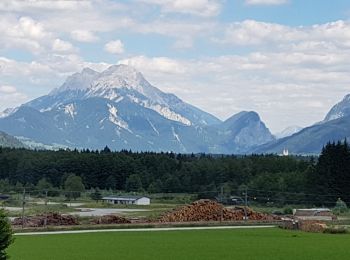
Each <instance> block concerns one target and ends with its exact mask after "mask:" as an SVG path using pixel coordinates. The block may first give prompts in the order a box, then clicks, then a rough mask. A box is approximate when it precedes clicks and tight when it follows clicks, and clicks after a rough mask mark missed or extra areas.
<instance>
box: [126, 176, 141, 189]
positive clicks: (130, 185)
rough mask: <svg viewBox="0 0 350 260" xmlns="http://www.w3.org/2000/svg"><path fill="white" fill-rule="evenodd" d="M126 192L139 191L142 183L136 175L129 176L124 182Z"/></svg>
mask: <svg viewBox="0 0 350 260" xmlns="http://www.w3.org/2000/svg"><path fill="white" fill-rule="evenodd" d="M125 188H126V190H127V191H141V190H142V182H141V178H140V176H139V175H138V174H131V175H130V176H129V178H128V179H127V180H126V187H125Z"/></svg>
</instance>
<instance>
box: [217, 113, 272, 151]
mask: <svg viewBox="0 0 350 260" xmlns="http://www.w3.org/2000/svg"><path fill="white" fill-rule="evenodd" d="M219 136H220V139H221V141H220V145H221V146H222V147H225V148H226V150H227V151H230V150H231V151H232V149H233V152H234V153H242V152H244V153H246V152H248V151H249V149H251V148H252V147H254V146H258V145H261V144H264V143H266V142H270V141H272V140H274V137H273V136H272V134H271V132H270V131H269V129H268V128H267V127H266V126H265V124H264V123H263V122H262V121H261V119H260V117H259V115H258V114H257V113H256V112H253V111H249V112H247V111H242V112H240V113H238V114H236V115H234V116H232V117H230V118H228V119H227V120H226V121H225V122H223V123H222V124H221V125H220V130H219Z"/></svg>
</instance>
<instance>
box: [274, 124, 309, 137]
mask: <svg viewBox="0 0 350 260" xmlns="http://www.w3.org/2000/svg"><path fill="white" fill-rule="evenodd" d="M301 129H303V128H302V127H300V126H297V125H293V126H289V127H287V128H286V129H284V130H282V131H281V132H278V133H276V134H275V137H276V138H277V139H281V138H284V137H288V136H291V135H294V134H295V133H298V132H299V131H300V130H301Z"/></svg>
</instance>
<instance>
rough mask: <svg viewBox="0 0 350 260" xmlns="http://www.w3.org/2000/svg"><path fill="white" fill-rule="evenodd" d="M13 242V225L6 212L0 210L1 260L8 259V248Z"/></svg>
mask: <svg viewBox="0 0 350 260" xmlns="http://www.w3.org/2000/svg"><path fill="white" fill-rule="evenodd" d="M12 242H13V238H12V229H11V225H10V223H9V221H8V219H7V216H6V215H5V213H4V211H3V210H2V209H0V260H6V259H8V256H7V254H6V251H5V250H6V248H8V246H9V245H11V243H12Z"/></svg>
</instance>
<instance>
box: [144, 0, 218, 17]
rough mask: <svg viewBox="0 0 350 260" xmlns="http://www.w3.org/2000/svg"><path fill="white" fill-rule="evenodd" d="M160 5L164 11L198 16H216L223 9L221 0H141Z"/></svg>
mask: <svg viewBox="0 0 350 260" xmlns="http://www.w3.org/2000/svg"><path fill="white" fill-rule="evenodd" d="M140 1H141V2H144V3H148V4H155V5H159V6H160V7H161V8H162V12H164V13H183V14H191V15H197V16H204V17H210V16H216V15H218V14H219V13H220V11H221V7H222V6H221V5H222V1H220V0H190V1H189V0H140Z"/></svg>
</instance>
